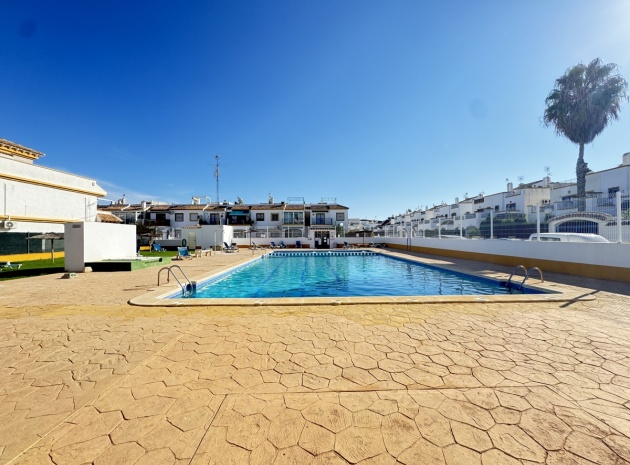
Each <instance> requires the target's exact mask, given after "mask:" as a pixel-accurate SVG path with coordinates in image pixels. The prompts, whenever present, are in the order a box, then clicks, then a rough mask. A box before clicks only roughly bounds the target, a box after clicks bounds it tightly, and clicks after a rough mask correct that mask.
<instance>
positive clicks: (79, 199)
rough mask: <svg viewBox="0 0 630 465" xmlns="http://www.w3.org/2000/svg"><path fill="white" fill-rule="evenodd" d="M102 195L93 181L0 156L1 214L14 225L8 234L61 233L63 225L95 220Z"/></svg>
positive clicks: (103, 193)
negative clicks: (98, 202)
mask: <svg viewBox="0 0 630 465" xmlns="http://www.w3.org/2000/svg"><path fill="white" fill-rule="evenodd" d="M22 179H23V180H24V181H23V180H22ZM69 189H77V190H80V191H83V192H75V191H72V190H69ZM105 194H106V192H105V191H104V190H103V189H101V188H100V187H99V186H98V185H97V184H96V182H95V181H93V180H90V179H87V178H83V177H80V176H75V175H72V174H69V173H64V172H61V171H57V170H53V169H50V168H44V167H41V166H37V165H34V164H31V163H22V162H19V161H16V160H14V159H10V158H5V157H0V213H1V214H2V216H3V217H7V218H8V217H11V220H12V221H13V222H14V223H15V224H16V227H15V228H14V229H11V230H10V231H11V232H37V231H40V232H63V223H64V222H67V221H90V222H91V221H95V219H96V213H97V209H96V206H97V205H96V204H97V198H98V197H99V196H104V195H105ZM29 220H30V221H29Z"/></svg>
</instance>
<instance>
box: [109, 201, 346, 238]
mask: <svg viewBox="0 0 630 465" xmlns="http://www.w3.org/2000/svg"><path fill="white" fill-rule="evenodd" d="M196 199H197V198H193V203H192V204H183V205H166V204H156V203H154V202H141V203H140V204H125V203H123V202H120V201H119V202H115V203H112V204H110V205H107V206H99V211H103V212H107V213H111V214H113V215H116V216H117V217H119V218H121V219H122V220H123V221H124V222H126V223H129V224H132V223H135V224H138V223H141V224H143V225H146V226H150V227H155V228H156V230H157V231H158V232H159V234H160V235H161V238H162V239H163V240H167V241H168V240H175V239H181V240H186V243H187V245H191V244H193V243H194V244H196V245H202V246H204V247H205V246H207V245H208V244H205V243H204V241H205V239H204V237H205V238H208V237H211V236H213V235H215V232H214V231H215V229H216V228H215V227H221V228H220V230H217V231H219V232H218V236H216V237H218V238H221V239H214V240H211V241H210V242H211V243H212V245H213V246H214V245H216V243H219V244H220V243H221V241H223V240H229V241H232V240H234V241H235V242H236V243H237V244H240V245H243V246H245V245H249V244H250V243H251V242H252V241H255V243H257V244H258V245H269V244H270V242H271V241H274V242H275V241H276V240H277V241H278V242H279V241H280V240H282V241H284V240H285V239H286V243H287V245H295V244H296V243H297V242H298V241H299V242H300V244H301V245H302V246H303V247H314V248H330V247H334V246H335V245H336V243H337V231H338V230H339V229H341V230H343V229H345V228H346V227H347V222H348V207H345V206H342V205H338V204H337V203H336V201H335V202H329V201H324V202H319V203H313V204H309V203H306V202H304V200H303V198H301V197H295V198H289V199H287V201H286V202H274V201H273V199H272V198H270V199H269V202H268V203H254V204H245V203H243V202H242V201H239V202H237V203H228V202H224V203H207V204H205V205H204V204H201V203H199V202H198V201H196ZM206 227H209V228H210V227H212V228H214V229H212V232H211V233H208V232H207V231H206V232H204V231H203V230H204V228H206ZM225 228H227V229H225ZM179 242H181V241H179Z"/></svg>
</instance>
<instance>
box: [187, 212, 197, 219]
mask: <svg viewBox="0 0 630 465" xmlns="http://www.w3.org/2000/svg"><path fill="white" fill-rule="evenodd" d="M188 218H189V219H190V221H199V215H198V214H197V213H191V214H190V215H189V216H188Z"/></svg>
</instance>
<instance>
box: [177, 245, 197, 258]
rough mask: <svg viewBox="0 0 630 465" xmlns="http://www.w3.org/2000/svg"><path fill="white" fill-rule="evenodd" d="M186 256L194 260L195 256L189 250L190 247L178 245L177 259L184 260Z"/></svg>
mask: <svg viewBox="0 0 630 465" xmlns="http://www.w3.org/2000/svg"><path fill="white" fill-rule="evenodd" d="M184 258H189V259H190V260H192V258H193V256H192V255H191V254H190V252H189V251H188V247H177V257H175V259H176V260H183V259H184Z"/></svg>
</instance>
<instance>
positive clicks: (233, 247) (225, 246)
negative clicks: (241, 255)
mask: <svg viewBox="0 0 630 465" xmlns="http://www.w3.org/2000/svg"><path fill="white" fill-rule="evenodd" d="M223 251H224V252H238V247H236V244H231V245H228V243H227V242H224V243H223Z"/></svg>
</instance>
